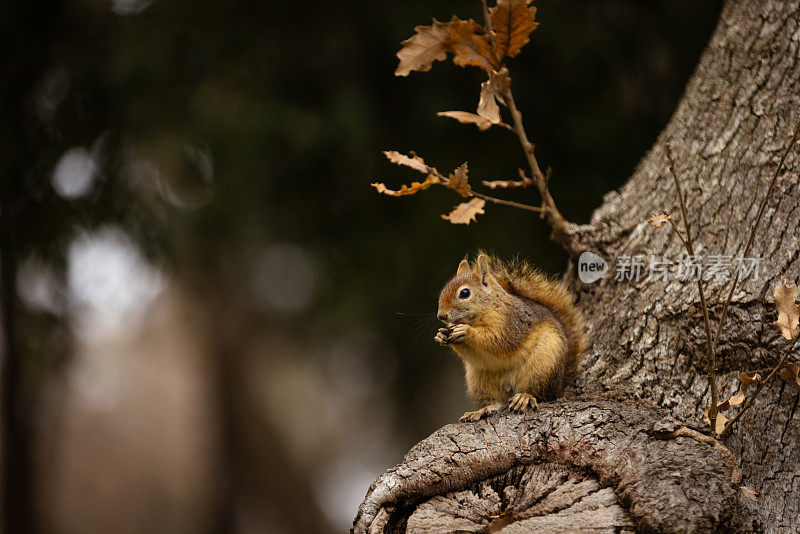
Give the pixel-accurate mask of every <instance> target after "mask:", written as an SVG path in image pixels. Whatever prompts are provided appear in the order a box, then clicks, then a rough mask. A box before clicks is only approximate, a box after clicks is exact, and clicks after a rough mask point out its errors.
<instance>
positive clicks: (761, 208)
mask: <svg viewBox="0 0 800 534" xmlns="http://www.w3.org/2000/svg"><path fill="white" fill-rule="evenodd" d="M798 133H800V120H798V121H797V125H796V126H795V128H794V134H792V140H791V141H789V144H788V145H786V149H785V150H784V151H783V154H782V155H781V159H780V162H778V166H777V167H776V168H775V173H774V174H773V175H772V180H770V182H769V187H768V188H767V194H766V195H765V196H764V199H763V200H762V201H761V205H760V206H759V207H758V214H757V215H756V220H755V222H754V223H753V227H752V228H751V229H750V236H749V237H748V238H747V246H746V247H745V249H744V254H743V257H745V258H746V257H747V255H748V254H750V249H751V248H752V247H753V243H754V242H755V237H756V230H758V225H759V223H761V218H762V217H763V216H764V210H765V209H766V207H767V202H769V199H770V197H771V196H772V190H773V189H774V188H775V182H777V180H778V174H780V172H781V169H783V163H784V161H786V156H788V155H789V151H790V150H791V149H792V147H793V146H794V144H795V142H796V141H797V135H798ZM738 282H739V271H738V270H737V271H736V273H735V274H734V277H733V281H732V282H731V288H730V290H729V291H728V296H727V298H726V299H725V305H724V306H723V307H722V314H721V315H720V317H719V324H717V333H716V335H715V336H714V346H716V345H717V342H718V341H719V336H720V334H721V333H722V327H723V325H724V324H725V317H726V316H727V314H728V307H729V306H730V304H731V300H732V299H733V293H734V291H736V284H737V283H738ZM726 428H727V427H726Z"/></svg>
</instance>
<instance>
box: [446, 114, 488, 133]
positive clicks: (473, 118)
mask: <svg viewBox="0 0 800 534" xmlns="http://www.w3.org/2000/svg"><path fill="white" fill-rule="evenodd" d="M436 115H437V116H438V117H450V118H451V119H455V120H457V121H458V122H460V123H461V124H474V125H475V126H477V127H478V129H479V130H480V131H482V132H485V131H486V130H488V129H489V128H490V127H491V126H492V122H491V121H490V120H489V119H485V118H483V117H481V116H480V115H475V114H474V113H470V112H469V111H440V112H439V113H437V114H436Z"/></svg>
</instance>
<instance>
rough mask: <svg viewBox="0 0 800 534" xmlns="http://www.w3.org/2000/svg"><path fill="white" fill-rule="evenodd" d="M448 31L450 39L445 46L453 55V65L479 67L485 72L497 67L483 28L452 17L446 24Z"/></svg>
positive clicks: (469, 21)
mask: <svg viewBox="0 0 800 534" xmlns="http://www.w3.org/2000/svg"><path fill="white" fill-rule="evenodd" d="M448 31H449V32H450V38H449V39H448V40H447V42H446V43H445V46H446V47H447V50H448V52H452V53H453V56H454V57H453V63H455V64H456V65H458V66H459V67H480V68H482V69H483V70H485V71H486V72H492V71H494V70H495V69H497V68H498V67H499V65H497V61H496V60H495V58H494V53H493V52H492V45H491V42H490V41H489V34H488V33H486V30H485V29H484V28H483V26H481V25H480V24H478V23H477V22H475V21H474V20H472V19H469V20H459V19H457V18H456V17H455V16H454V17H453V19H452V20H451V21H450V22H449V23H448Z"/></svg>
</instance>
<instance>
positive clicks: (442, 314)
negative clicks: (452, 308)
mask: <svg viewBox="0 0 800 534" xmlns="http://www.w3.org/2000/svg"><path fill="white" fill-rule="evenodd" d="M437 317H438V318H439V320H440V321H442V322H445V323H446V322H447V314H446V313H442V312H439V315H437Z"/></svg>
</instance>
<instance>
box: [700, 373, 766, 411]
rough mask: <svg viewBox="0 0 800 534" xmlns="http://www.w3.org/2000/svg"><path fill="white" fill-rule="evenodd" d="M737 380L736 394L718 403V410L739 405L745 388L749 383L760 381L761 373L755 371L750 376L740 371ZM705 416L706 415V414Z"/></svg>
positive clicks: (745, 391)
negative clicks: (737, 389) (738, 383)
mask: <svg viewBox="0 0 800 534" xmlns="http://www.w3.org/2000/svg"><path fill="white" fill-rule="evenodd" d="M739 381H740V385H739V391H738V392H736V395H734V396H732V397H731V398H730V399H728V400H726V401H725V402H723V403H722V404H720V405H719V407H718V409H719V410H720V411H724V410H727V409H728V408H730V407H732V406H739V405H740V404H741V403H742V402H744V395H745V393H747V388H748V387H750V384H753V383H755V382H761V375H760V374H758V373H755V374H754V375H753V376H752V377H750V376H748V375H747V373H741V374H740V375H739ZM706 417H708V416H707V415H706Z"/></svg>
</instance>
